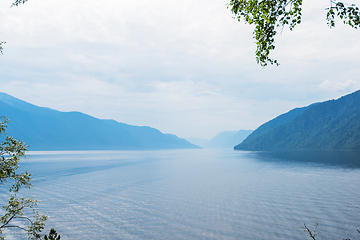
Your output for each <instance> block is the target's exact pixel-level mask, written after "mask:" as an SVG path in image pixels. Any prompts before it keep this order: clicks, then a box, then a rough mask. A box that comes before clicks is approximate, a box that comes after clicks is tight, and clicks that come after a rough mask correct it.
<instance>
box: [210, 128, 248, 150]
mask: <svg viewBox="0 0 360 240" xmlns="http://www.w3.org/2000/svg"><path fill="white" fill-rule="evenodd" d="M250 133H252V130H239V131H224V132H221V133H219V134H218V135H216V136H215V137H214V138H212V139H210V140H209V141H208V142H206V143H205V144H204V146H203V147H204V148H228V149H232V148H233V147H234V146H235V145H236V144H238V143H240V142H242V141H243V140H244V139H245V138H246V137H247V136H249V134H250Z"/></svg>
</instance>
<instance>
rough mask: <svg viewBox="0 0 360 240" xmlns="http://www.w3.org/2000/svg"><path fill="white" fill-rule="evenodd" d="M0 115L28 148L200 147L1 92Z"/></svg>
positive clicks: (170, 136)
mask: <svg viewBox="0 0 360 240" xmlns="http://www.w3.org/2000/svg"><path fill="white" fill-rule="evenodd" d="M0 116H7V117H8V118H9V120H10V123H9V124H8V129H7V132H8V134H9V135H11V136H14V137H15V138H17V139H20V140H24V141H25V142H26V144H27V145H29V146H30V147H29V150H150V149H182V148H199V147H198V146H196V145H194V144H191V143H189V142H188V141H186V140H185V139H180V138H178V137H177V136H175V135H172V134H163V133H161V132H160V131H159V130H157V129H155V128H151V127H140V126H132V125H128V124H125V123H119V122H116V121H114V120H101V119H97V118H94V117H92V116H89V115H86V114H83V113H80V112H60V111H56V110H53V109H50V108H44V107H38V106H35V105H33V104H30V103H27V102H25V101H22V100H19V99H17V98H14V97H12V96H10V95H8V94H5V93H0Z"/></svg>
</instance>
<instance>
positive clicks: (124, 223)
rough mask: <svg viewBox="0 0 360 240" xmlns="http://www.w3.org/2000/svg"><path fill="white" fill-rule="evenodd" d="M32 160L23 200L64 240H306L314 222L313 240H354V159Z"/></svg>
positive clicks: (105, 155) (97, 155)
mask: <svg viewBox="0 0 360 240" xmlns="http://www.w3.org/2000/svg"><path fill="white" fill-rule="evenodd" d="M30 155H31V157H30V159H29V160H27V161H25V162H22V163H21V167H22V168H26V169H29V170H31V172H32V173H33V179H34V182H33V184H34V187H33V188H32V190H31V193H29V192H27V195H28V196H32V195H36V197H37V199H39V200H41V201H42V202H41V203H40V204H39V209H40V211H41V212H42V213H44V214H47V215H49V220H48V221H47V223H46V226H47V229H46V231H48V229H50V228H55V229H56V230H57V231H58V232H59V233H60V234H61V238H62V239H256V240H258V239H310V238H309V236H308V234H307V233H305V232H303V229H301V228H300V227H302V226H303V224H304V223H306V224H307V226H308V227H309V228H310V229H313V224H314V221H315V218H316V219H317V221H318V223H319V226H318V232H319V235H318V237H317V239H339V240H340V239H342V238H346V237H348V238H351V239H357V238H359V233H357V232H356V228H358V229H359V228H360V207H359V204H360V200H359V199H360V192H359V189H360V181H359V177H360V163H359V161H358V159H360V158H359V156H360V154H359V153H358V152H325V153H324V152H322V153H321V154H319V153H316V152H315V153H314V152H313V153H309V152H303V153H302V154H299V152H297V153H296V154H295V155H294V154H291V153H290V152H287V153H284V152H283V153H265V152H259V153H254V152H241V151H233V150H224V151H221V150H208V149H206V150H205V149H201V150H166V151H77V152H31V153H30ZM310 160H311V162H310ZM5 190H6V189H5ZM5 193H6V192H1V195H0V199H6V198H5V195H4V194H5ZM21 236H23V237H24V239H26V236H25V235H21ZM7 237H8V238H9V239H17V238H18V237H19V236H11V235H10V236H7Z"/></svg>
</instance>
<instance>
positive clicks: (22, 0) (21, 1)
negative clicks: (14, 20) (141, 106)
mask: <svg viewBox="0 0 360 240" xmlns="http://www.w3.org/2000/svg"><path fill="white" fill-rule="evenodd" d="M27 1H28V0H15V1H14V2H13V4H11V7H14V6H19V4H24V3H26V2H27Z"/></svg>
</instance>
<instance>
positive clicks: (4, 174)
mask: <svg viewBox="0 0 360 240" xmlns="http://www.w3.org/2000/svg"><path fill="white" fill-rule="evenodd" d="M8 122H9V120H8V119H7V118H6V117H3V121H0V135H1V134H4V135H5V140H4V141H3V142H1V143H0V185H5V183H8V182H9V181H10V182H11V184H10V188H9V191H10V198H9V201H8V203H7V205H5V206H3V208H4V210H5V214H4V215H3V216H1V217H0V240H3V239H5V237H4V236H2V232H3V230H4V229H6V228H19V229H22V230H24V231H26V232H27V233H28V236H29V239H40V238H41V235H40V232H41V231H42V230H43V229H44V226H45V223H44V222H45V221H46V219H47V216H45V215H40V214H39V212H38V211H36V210H35V207H36V205H37V204H38V201H37V200H36V199H35V198H24V197H21V198H18V197H17V194H18V192H19V190H20V189H21V188H22V187H25V188H30V187H31V186H32V184H31V174H30V173H29V172H27V171H25V172H21V173H18V172H17V170H18V168H19V161H20V159H21V158H22V157H25V152H26V151H27V147H26V145H25V143H24V142H23V141H18V140H16V139H14V138H13V137H11V136H7V134H6V127H7V123H8ZM27 209H31V210H32V212H33V217H32V218H30V217H27V216H24V211H25V210H27ZM14 220H25V221H26V222H27V223H28V224H24V225H19V224H13V222H14Z"/></svg>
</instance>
